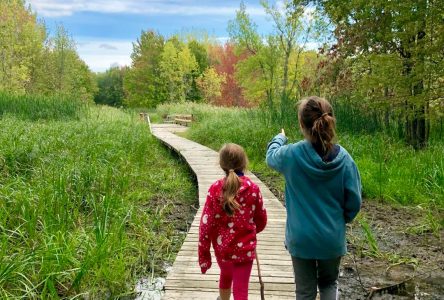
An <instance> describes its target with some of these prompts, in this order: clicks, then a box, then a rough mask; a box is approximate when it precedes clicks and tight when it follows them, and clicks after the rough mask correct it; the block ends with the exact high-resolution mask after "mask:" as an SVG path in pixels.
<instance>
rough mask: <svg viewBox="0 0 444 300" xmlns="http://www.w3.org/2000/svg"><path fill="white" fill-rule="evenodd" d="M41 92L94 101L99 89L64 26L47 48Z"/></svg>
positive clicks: (60, 26) (41, 78) (58, 28)
mask: <svg viewBox="0 0 444 300" xmlns="http://www.w3.org/2000/svg"><path fill="white" fill-rule="evenodd" d="M39 77H40V79H39V80H40V85H41V89H40V92H41V93H43V94H47V95H59V96H70V97H73V98H76V99H80V100H83V101H87V102H88V101H92V100H93V94H94V93H95V90H96V88H97V86H96V84H95V81H94V78H93V76H92V73H91V71H90V70H89V68H88V66H87V65H86V64H85V62H84V61H82V60H81V59H80V57H79V55H78V54H77V50H76V47H75V42H74V40H73V39H72V37H71V36H70V35H69V34H68V32H67V31H66V30H65V28H64V27H63V26H62V25H59V26H57V30H56V32H55V35H54V36H53V37H50V38H49V39H48V41H47V45H46V47H45V61H44V63H43V70H42V71H41V72H40V74H39Z"/></svg>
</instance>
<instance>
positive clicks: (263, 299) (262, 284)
mask: <svg viewBox="0 0 444 300" xmlns="http://www.w3.org/2000/svg"><path fill="white" fill-rule="evenodd" d="M254 252H255V254H256V264H257V275H258V277H259V284H260V285H261V300H265V286H264V282H263V281H262V275H261V265H260V264H259V257H258V256H257V251H256V250H254Z"/></svg>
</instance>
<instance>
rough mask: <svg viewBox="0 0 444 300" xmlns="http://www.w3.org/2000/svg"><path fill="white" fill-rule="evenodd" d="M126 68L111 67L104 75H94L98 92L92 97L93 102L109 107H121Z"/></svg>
mask: <svg viewBox="0 0 444 300" xmlns="http://www.w3.org/2000/svg"><path fill="white" fill-rule="evenodd" d="M126 71H127V67H111V68H110V69H108V70H106V72H104V73H98V74H97V75H96V81H97V86H98V90H97V93H96V94H95V95H94V102H95V103H97V104H106V105H110V106H117V107H119V106H122V105H123V101H124V97H125V92H124V89H123V78H124V77H125V72H126Z"/></svg>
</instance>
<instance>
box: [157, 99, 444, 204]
mask: <svg viewBox="0 0 444 300" xmlns="http://www.w3.org/2000/svg"><path fill="white" fill-rule="evenodd" d="M158 111H159V112H160V113H161V114H168V113H173V112H177V113H179V112H186V113H193V114H195V115H196V117H197V122H195V123H194V124H193V125H192V128H191V131H190V132H189V133H188V136H189V137H190V138H191V139H193V140H196V141H198V142H200V143H202V144H205V145H207V146H209V147H211V148H213V149H215V150H218V149H219V148H220V147H221V145H222V144H223V143H227V142H234V143H238V144H240V145H242V146H244V147H245V149H246V151H247V154H248V156H249V159H250V167H251V169H252V170H253V171H256V172H258V173H260V174H264V175H266V176H268V177H269V178H272V180H271V181H272V182H273V183H274V184H275V185H276V186H275V187H276V188H282V187H283V185H284V182H283V179H282V177H280V176H279V175H278V174H277V173H275V172H273V171H271V170H270V169H269V168H267V166H266V165H265V152H266V148H267V143H268V142H269V140H270V139H271V138H272V137H273V136H274V135H275V134H277V133H278V132H280V128H281V124H279V122H275V121H274V120H270V119H269V117H268V115H267V114H266V113H263V112H261V111H260V110H253V109H234V108H233V109H230V108H215V107H212V106H207V105H189V104H186V105H177V104H176V105H174V106H173V105H163V106H159V107H158ZM292 113H293V114H294V124H292V125H290V127H288V128H285V129H286V133H287V136H288V137H289V140H290V142H295V141H297V140H300V139H301V138H302V136H301V134H300V132H299V128H298V127H297V125H296V124H297V120H296V113H295V112H294V111H293V112H292ZM338 118H339V116H338ZM341 122H343V120H341V119H338V123H341ZM338 135H339V143H340V144H341V145H342V146H344V147H345V148H346V149H347V150H348V151H349V152H350V153H351V155H352V156H353V158H354V159H355V161H356V163H357V165H358V167H359V170H360V173H361V177H362V182H363V191H364V194H365V196H366V197H368V198H376V199H385V200H387V201H392V202H399V203H401V204H405V205H408V204H420V203H428V204H436V205H438V206H440V207H444V141H436V142H434V143H431V145H430V146H429V147H428V148H427V149H425V150H421V151H415V150H413V149H412V148H411V147H408V146H406V145H405V144H404V143H403V142H402V141H400V140H397V139H395V138H393V137H390V136H388V135H386V134H384V133H376V132H375V133H374V134H368V133H365V132H361V133H359V134H358V133H350V132H348V131H346V130H344V129H342V127H339V132H338ZM277 178H278V179H277Z"/></svg>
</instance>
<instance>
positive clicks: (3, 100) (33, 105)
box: [0, 92, 87, 120]
mask: <svg viewBox="0 0 444 300" xmlns="http://www.w3.org/2000/svg"><path fill="white" fill-rule="evenodd" d="M86 109H87V105H86V104H85V103H82V102H81V101H79V100H76V99H72V98H67V97H46V96H35V95H14V94H10V93H6V92H0V117H2V116H5V115H13V116H15V117H16V118H20V119H22V120H42V119H44V120H61V119H64V120H68V119H79V118H80V117H81V116H82V115H83V114H84V113H85V111H86Z"/></svg>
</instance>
